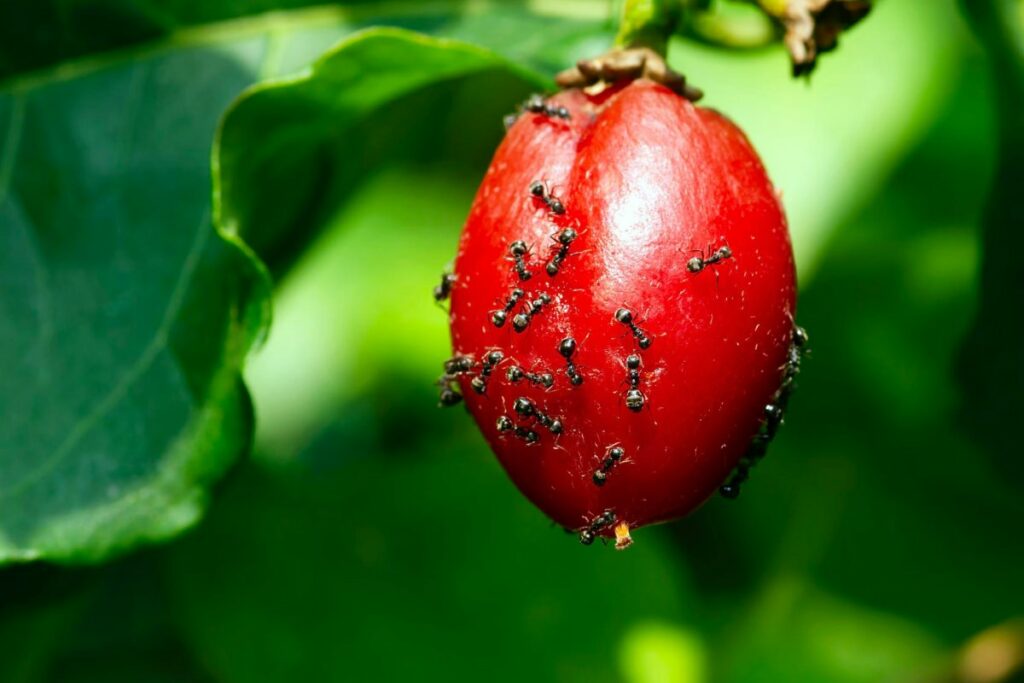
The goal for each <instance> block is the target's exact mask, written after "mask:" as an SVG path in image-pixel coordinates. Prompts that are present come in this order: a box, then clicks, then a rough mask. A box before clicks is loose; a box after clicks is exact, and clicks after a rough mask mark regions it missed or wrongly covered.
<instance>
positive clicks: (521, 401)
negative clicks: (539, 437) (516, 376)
mask: <svg viewBox="0 0 1024 683" xmlns="http://www.w3.org/2000/svg"><path fill="white" fill-rule="evenodd" d="M513 407H514V408H515V411H516V412H517V413H519V414H520V415H522V416H523V417H533V418H536V419H537V422H540V423H541V424H542V425H544V426H545V427H547V428H548V430H550V431H551V433H552V434H561V433H562V421H561V420H559V419H558V418H552V417H551V416H549V415H547V414H546V413H544V412H542V411H541V410H540V408H538V407H537V404H536V403H534V402H533V401H531V400H530V399H528V398H525V397H519V398H517V399H516V401H515V403H514V404H513Z"/></svg>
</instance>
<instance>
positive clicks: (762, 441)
mask: <svg viewBox="0 0 1024 683" xmlns="http://www.w3.org/2000/svg"><path fill="white" fill-rule="evenodd" d="M807 342H808V337H807V331H806V330H804V329H803V328H802V327H799V326H794V327H793V338H792V341H791V342H790V344H789V351H788V355H787V359H786V365H785V368H784V370H783V376H782V384H781V386H780V387H779V389H778V391H776V392H775V395H774V396H772V400H771V403H768V404H767V405H766V406H765V407H764V420H762V422H761V426H760V427H759V428H758V431H757V434H755V435H754V438H753V439H751V441H750V446H749V447H748V448H747V452H746V453H744V454H743V457H742V458H740V461H739V463H738V464H737V465H736V470H735V471H734V472H733V473H732V475H731V476H730V477H729V479H728V481H726V483H724V484H722V486H720V487H719V489H718V492H719V493H720V494H721V495H722V497H723V498H729V499H734V498H736V497H738V496H739V495H740V485H741V484H742V483H743V482H745V481H746V480H747V478H748V477H749V475H750V468H751V467H753V466H754V465H756V464H757V463H758V462H759V461H760V460H761V459H762V458H764V456H765V454H766V453H767V452H768V445H769V444H770V443H771V442H772V440H773V439H774V438H775V435H776V434H777V433H778V431H779V427H781V426H782V419H783V416H784V415H785V412H786V406H787V405H789V399H790V396H791V395H792V393H793V389H794V388H795V386H796V376H797V375H798V374H799V373H800V363H801V361H802V360H803V354H804V349H805V347H806V346H807Z"/></svg>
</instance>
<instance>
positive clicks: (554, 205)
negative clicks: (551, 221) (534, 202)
mask: <svg viewBox="0 0 1024 683" xmlns="http://www.w3.org/2000/svg"><path fill="white" fill-rule="evenodd" d="M530 194H532V195H533V196H534V197H537V198H538V199H540V200H541V201H542V202H544V203H545V204H547V207H548V209H549V210H550V211H551V213H554V214H558V215H562V214H563V213H565V205H564V204H562V201H561V200H560V199H556V198H555V197H553V196H552V195H550V194H548V189H547V188H546V187H544V183H542V182H541V181H539V180H534V181H533V182H532V183H530Z"/></svg>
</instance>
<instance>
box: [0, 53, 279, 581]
mask: <svg viewBox="0 0 1024 683" xmlns="http://www.w3.org/2000/svg"><path fill="white" fill-rule="evenodd" d="M249 79H250V76H249V74H248V73H247V71H246V70H245V69H243V68H241V67H240V66H239V65H238V64H237V63H236V62H235V61H234V60H232V59H230V58H228V57H226V56H225V55H224V54H223V53H222V52H220V51H218V50H215V49H210V48H196V49H190V50H181V51H177V52H174V53H168V54H160V55H154V56H153V57H152V58H150V59H147V60H144V61H139V62H134V63H130V64H125V65H122V66H118V67H110V68H105V69H99V70H96V71H90V72H86V73H82V74H80V75H77V76H76V77H73V78H69V79H51V80H47V81H45V82H37V83H33V84H29V85H25V86H22V87H16V88H14V89H13V90H9V91H7V92H6V93H0V131H2V133H0V135H2V139H3V147H2V152H0V239H2V240H3V245H4V247H3V249H2V250H0V278H2V282H3V288H2V291H3V298H2V299H0V358H2V361H0V363H2V367H3V370H2V373H0V376H2V377H3V379H4V391H3V393H2V394H0V416H2V418H0V562H3V561H11V560H30V559H35V558H43V557H45V558H50V559H54V560H60V561H66V562H79V561H95V560H99V559H102V558H103V557H106V556H107V555H109V554H110V553H113V552H116V551H119V550H122V549H124V548H127V547H130V546H131V545H133V544H135V543H138V542H141V541H152V540H158V539H162V538H166V537H167V536H170V535H172V534H174V533H177V532H178V531H179V530H181V529H182V528H184V527H186V526H188V525H190V524H191V523H193V522H194V521H195V519H196V518H197V517H198V515H199V514H200V512H201V510H202V508H203V506H204V504H205V498H206V488H207V487H208V486H209V484H210V483H211V482H212V481H214V480H215V479H216V478H218V477H219V476H220V475H221V474H222V473H223V472H224V470H225V469H226V468H227V467H228V466H229V465H230V464H231V463H232V462H233V461H234V460H235V459H236V458H237V457H238V455H239V454H240V453H241V452H242V451H243V450H244V448H245V447H246V444H247V443H248V441H249V436H250V432H251V414H250V409H249V403H248V398H247V396H246V393H245V391H244V389H243V388H242V386H241V383H240V381H239V377H238V373H239V369H240V367H241V363H242V359H243V358H244V356H245V354H246V352H247V350H248V348H249V346H250V344H251V343H252V342H253V340H254V339H255V337H256V336H257V335H258V334H259V333H260V330H261V326H262V324H263V323H262V320H263V318H264V317H265V308H266V306H267V301H266V296H267V292H266V284H265V281H264V279H263V276H262V275H261V274H260V271H259V266H258V265H257V264H256V263H255V262H254V261H253V259H252V258H251V257H250V256H248V255H247V253H246V252H245V251H244V250H243V249H241V248H239V246H237V245H236V244H235V243H234V242H232V241H231V240H230V239H225V238H224V237H222V236H221V235H220V234H218V233H217V232H215V231H214V229H213V227H212V225H211V221H210V205H209V199H208V197H209V194H208V183H209V171H208V167H209V161H208V159H209V157H208V154H209V151H208V150H209V144H210V140H211V138H212V134H213V130H214V126H215V124H216V121H217V118H218V114H219V112H220V111H221V110H222V109H223V107H225V106H226V104H227V102H228V101H229V100H230V98H231V97H232V96H233V94H234V93H235V92H237V91H238V90H239V89H241V87H243V86H244V85H245V84H246V83H247V82H248V80H249Z"/></svg>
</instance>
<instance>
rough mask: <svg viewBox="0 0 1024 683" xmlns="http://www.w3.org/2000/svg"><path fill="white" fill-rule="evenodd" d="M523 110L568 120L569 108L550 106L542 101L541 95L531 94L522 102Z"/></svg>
mask: <svg viewBox="0 0 1024 683" xmlns="http://www.w3.org/2000/svg"><path fill="white" fill-rule="evenodd" d="M523 110H524V111H528V112H530V113H531V114H544V115H545V116H551V117H554V118H559V119H563V120H566V121H567V120H569V109H568V108H566V107H561V106H560V107H552V106H551V105H549V104H548V103H547V102H546V101H544V96H543V95H538V94H533V95H530V98H529V99H528V100H526V102H524V103H523Z"/></svg>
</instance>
